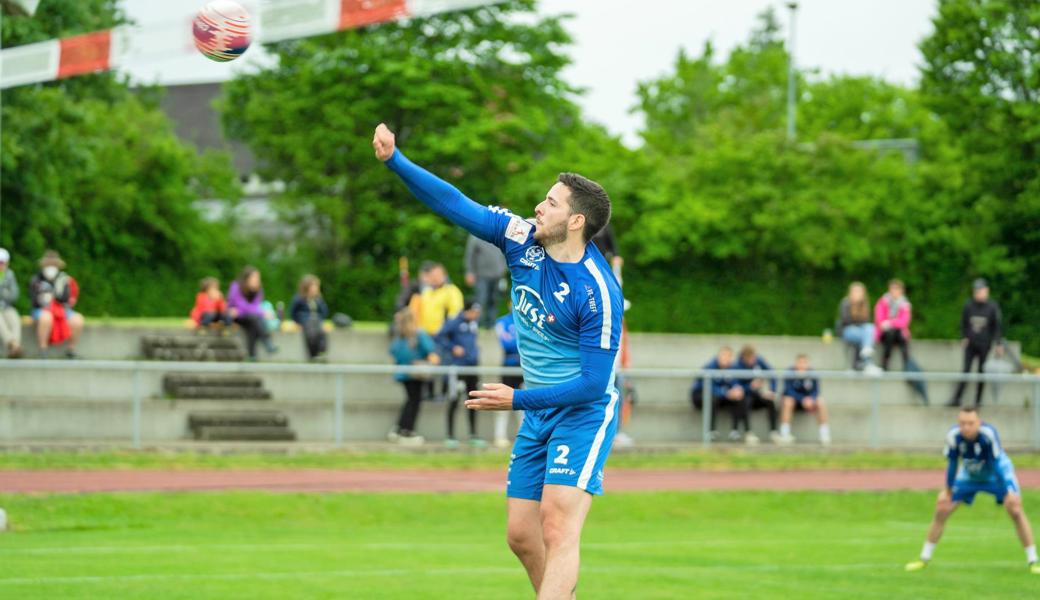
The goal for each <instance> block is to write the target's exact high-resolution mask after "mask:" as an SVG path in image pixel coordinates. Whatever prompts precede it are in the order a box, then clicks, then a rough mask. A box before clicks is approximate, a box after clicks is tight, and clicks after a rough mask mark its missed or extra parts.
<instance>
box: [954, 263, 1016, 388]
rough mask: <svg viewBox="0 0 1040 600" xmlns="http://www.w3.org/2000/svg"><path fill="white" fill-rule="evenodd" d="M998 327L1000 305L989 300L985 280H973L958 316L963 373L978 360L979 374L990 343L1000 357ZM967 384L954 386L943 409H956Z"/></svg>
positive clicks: (1000, 329) (980, 383)
mask: <svg viewBox="0 0 1040 600" xmlns="http://www.w3.org/2000/svg"><path fill="white" fill-rule="evenodd" d="M1002 327H1003V324H1002V323H1001V315H1000V306H999V305H998V304H997V303H996V302H994V301H993V300H990V299H989V284H987V283H986V280H985V279H981V278H979V279H976V280H975V282H974V283H973V284H972V297H971V299H970V300H968V301H967V302H965V303H964V311H963V312H962V313H961V346H963V347H964V370H963V372H964V373H968V372H970V371H971V363H972V362H974V361H975V359H978V361H979V373H982V368H983V367H984V366H985V364H986V355H988V354H989V351H990V348H992V347H993V342H998V345H997V349H996V352H997V354H998V355H999V354H1002V353H1003V351H1004V346H1003V344H1002V343H1001V341H1000V340H1001V338H1002ZM965 385H967V382H965V381H961V382H960V383H958V384H957V391H955V392H954V393H953V398H952V399H951V400H950V403H949V404H948V405H947V406H960V405H961V395H962V394H964V387H965ZM982 385H983V384H982V382H981V381H980V382H979V386H978V388H977V390H976V392H975V404H976V405H979V404H982Z"/></svg>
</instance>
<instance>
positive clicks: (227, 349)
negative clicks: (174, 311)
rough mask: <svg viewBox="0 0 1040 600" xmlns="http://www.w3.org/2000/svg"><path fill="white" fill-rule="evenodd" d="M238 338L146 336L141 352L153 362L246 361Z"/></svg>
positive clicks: (142, 338)
mask: <svg viewBox="0 0 1040 600" xmlns="http://www.w3.org/2000/svg"><path fill="white" fill-rule="evenodd" d="M237 340H238V338H237V337H235V338H224V337H216V336H212V335H177V336H174V335H145V336H142V337H141V352H142V354H144V356H145V358H148V359H151V360H172V361H217V362H233V361H241V360H244V359H245V353H244V352H243V351H242V349H241V348H240V347H239V345H238V341H237Z"/></svg>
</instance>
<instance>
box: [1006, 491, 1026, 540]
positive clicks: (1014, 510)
mask: <svg viewBox="0 0 1040 600" xmlns="http://www.w3.org/2000/svg"><path fill="white" fill-rule="evenodd" d="M1004 509H1005V510H1007V514H1008V516H1010V517H1011V520H1012V521H1014V522H1015V531H1016V532H1017V533H1018V539H1019V541H1021V542H1022V547H1023V548H1028V547H1030V546H1032V545H1033V528H1032V527H1030V526H1029V519H1027V518H1026V511H1025V509H1023V508H1022V497H1021V496H1019V495H1018V494H1015V493H1009V494H1008V495H1007V496H1005V497H1004Z"/></svg>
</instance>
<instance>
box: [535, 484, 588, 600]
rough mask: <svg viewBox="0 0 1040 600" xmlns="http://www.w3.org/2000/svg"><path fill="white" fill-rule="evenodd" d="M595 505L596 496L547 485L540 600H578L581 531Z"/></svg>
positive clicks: (544, 497)
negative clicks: (569, 599)
mask: <svg viewBox="0 0 1040 600" xmlns="http://www.w3.org/2000/svg"><path fill="white" fill-rule="evenodd" d="M591 506H592V494H589V493H588V492H586V491H585V490H581V489H578V488H576V487H571V486H568V485H546V486H545V488H544V489H543V491H542V536H543V538H544V539H545V574H544V575H543V577H542V584H541V586H539V588H538V600H567V599H568V598H574V597H575V594H576V589H577V586H578V566H579V562H580V546H581V529H582V526H584V524H585V517H586V516H587V515H588V514H589V507H591Z"/></svg>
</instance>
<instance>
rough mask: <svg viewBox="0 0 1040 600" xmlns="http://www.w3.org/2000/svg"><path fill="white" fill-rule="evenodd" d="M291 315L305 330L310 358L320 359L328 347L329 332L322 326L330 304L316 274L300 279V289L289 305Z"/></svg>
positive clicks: (304, 335) (305, 341) (304, 340)
mask: <svg viewBox="0 0 1040 600" xmlns="http://www.w3.org/2000/svg"><path fill="white" fill-rule="evenodd" d="M289 316H290V317H291V318H292V320H293V321H295V322H296V324H298V325H299V326H300V328H301V329H302V330H303V344H304V346H305V347H306V349H307V358H308V359H309V360H312V361H314V360H320V359H321V358H322V356H323V355H324V354H325V352H326V351H327V349H328V338H329V336H328V334H327V333H325V330H324V329H323V328H322V325H323V323H324V322H325V319H327V318H328V316H329V306H328V305H327V304H325V299H324V298H322V297H321V280H320V279H318V278H317V277H316V276H314V275H304V276H303V278H302V279H300V289H299V292H298V293H297V294H296V297H294V298H293V299H292V303H291V304H290V305H289Z"/></svg>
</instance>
